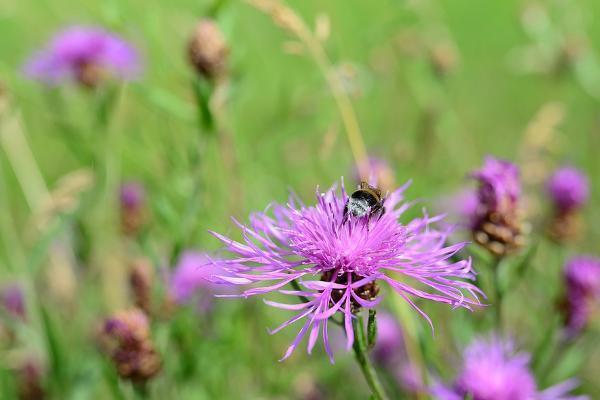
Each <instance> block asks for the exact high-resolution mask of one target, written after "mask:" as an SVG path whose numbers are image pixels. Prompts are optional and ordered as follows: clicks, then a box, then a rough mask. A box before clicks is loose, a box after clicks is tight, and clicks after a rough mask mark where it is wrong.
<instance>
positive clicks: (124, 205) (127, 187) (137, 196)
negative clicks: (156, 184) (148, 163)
mask: <svg viewBox="0 0 600 400" xmlns="http://www.w3.org/2000/svg"><path fill="white" fill-rule="evenodd" d="M119 200H120V203H121V229H122V230H123V232H125V233H126V234H128V235H133V234H135V233H137V232H139V230H140V229H141V228H142V226H143V225H144V223H145V222H146V217H147V212H146V211H147V210H146V192H145V190H144V186H142V184H141V183H139V182H126V183H124V184H122V185H121V190H120V196H119Z"/></svg>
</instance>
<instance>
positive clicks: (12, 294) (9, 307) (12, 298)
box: [0, 284, 25, 320]
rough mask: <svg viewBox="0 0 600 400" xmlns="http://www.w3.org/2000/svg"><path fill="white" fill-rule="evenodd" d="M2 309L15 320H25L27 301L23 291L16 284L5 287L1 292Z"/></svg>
mask: <svg viewBox="0 0 600 400" xmlns="http://www.w3.org/2000/svg"><path fill="white" fill-rule="evenodd" d="M0 297H1V301H2V307H3V308H4V310H6V312H7V313H8V314H9V315H11V316H12V317H14V318H19V319H22V320H24V319H25V300H24V299H23V291H22V290H21V288H20V287H19V286H18V285H16V284H11V285H8V286H6V287H4V288H3V289H2V290H1V291H0Z"/></svg>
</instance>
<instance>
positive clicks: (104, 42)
mask: <svg viewBox="0 0 600 400" xmlns="http://www.w3.org/2000/svg"><path fill="white" fill-rule="evenodd" d="M140 69H141V67H140V60H139V56H138V54H137V51H136V50H135V49H134V48H133V47H132V46H131V45H130V44H129V43H127V42H126V41H124V40H123V39H121V38H120V37H119V36H117V35H115V34H114V33H111V32H108V31H105V30H104V29H102V28H98V27H90V26H72V27H69V28H66V29H64V30H62V31H60V32H58V33H57V34H56V35H55V36H54V37H53V38H52V39H51V40H50V42H49V43H48V44H47V45H46V47H45V48H44V49H42V50H41V51H40V52H39V53H37V54H36V55H34V56H33V57H32V58H31V59H30V60H29V62H28V63H27V64H26V65H25V73H26V74H27V75H28V76H29V77H31V78H33V79H37V80H40V81H43V82H45V83H47V84H50V85H56V84H59V83H62V82H64V81H68V80H71V81H76V82H78V83H79V84H81V85H83V86H87V87H95V86H97V85H98V84H100V83H101V82H102V81H103V80H104V79H105V78H106V77H108V76H111V77H115V78H118V79H122V80H131V79H134V78H135V77H137V76H138V75H139V73H140Z"/></svg>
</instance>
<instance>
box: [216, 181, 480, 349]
mask: <svg viewBox="0 0 600 400" xmlns="http://www.w3.org/2000/svg"><path fill="white" fill-rule="evenodd" d="M404 190H405V187H402V188H400V189H397V190H395V191H394V192H392V193H391V194H390V195H389V196H388V197H387V199H386V200H385V208H386V212H385V214H383V215H382V216H381V218H366V217H363V218H354V217H352V218H349V219H347V220H346V221H345V222H344V207H345V204H346V202H347V200H348V195H347V194H346V191H345V190H344V188H343V185H342V187H341V189H340V190H338V189H337V188H336V186H334V187H332V188H331V189H330V190H328V191H326V192H324V193H321V192H320V191H319V190H318V189H317V192H316V205H314V206H307V205H304V204H303V203H302V202H301V201H299V200H298V199H297V198H295V197H294V196H292V198H290V200H289V202H288V204H287V205H279V204H272V205H271V207H270V209H271V212H269V213H256V214H253V215H251V217H250V223H249V225H247V226H245V225H242V224H240V223H237V224H238V226H239V227H240V229H241V230H242V235H243V240H242V241H235V240H232V239H229V238H227V237H225V236H223V235H220V234H218V233H215V236H216V237H217V238H219V239H220V240H222V241H223V243H225V246H226V249H227V250H228V251H229V252H230V253H232V255H233V256H234V258H233V259H230V260H223V265H224V267H225V269H226V270H227V271H228V272H229V273H230V274H231V276H224V277H222V279H224V280H226V281H228V282H231V283H233V284H237V285H244V286H245V285H251V287H250V288H247V289H246V290H245V291H244V292H243V294H242V295H243V296H251V295H259V294H266V293H270V292H277V293H279V294H282V295H284V296H289V297H291V303H279V302H274V301H270V300H269V301H266V303H267V304H268V305H270V306H273V307H277V308H281V309H286V310H291V311H294V312H295V315H294V316H293V317H292V318H290V319H289V320H287V321H286V322H284V323H283V324H282V325H281V326H279V327H278V328H276V329H274V330H273V331H272V333H275V332H278V331H280V330H281V329H283V328H285V327H287V326H289V325H291V324H293V323H295V322H297V321H300V320H303V321H304V323H303V325H302V327H301V328H300V332H299V333H298V335H297V336H296V338H295V339H294V341H293V342H292V344H291V345H290V347H289V348H288V350H287V351H286V353H285V355H284V357H283V358H284V359H285V358H287V357H289V356H290V355H291V354H292V352H293V351H294V349H296V347H297V346H298V345H299V344H300V341H301V340H302V339H303V338H304V337H305V336H308V344H307V350H308V352H309V353H310V352H311V351H312V350H313V348H314V346H315V344H316V342H317V339H318V338H319V336H322V338H323V342H324V347H325V351H326V352H327V354H328V355H329V357H330V359H331V360H332V361H333V355H332V351H331V347H330V344H329V339H328V337H329V334H328V320H329V319H330V318H331V317H333V316H334V315H335V314H336V313H340V314H342V316H343V324H344V327H345V331H346V337H347V341H346V344H347V347H348V348H349V347H351V346H352V343H353V341H354V333H353V330H352V319H353V318H355V315H354V314H355V313H356V312H358V311H359V310H360V309H361V308H373V307H375V306H376V305H377V303H378V302H379V300H380V298H381V297H380V296H379V297H378V296H377V294H378V292H379V286H378V284H379V283H382V282H385V283H387V284H388V285H389V286H390V287H391V288H392V289H393V290H394V291H395V292H396V293H397V294H398V295H399V296H401V297H402V298H403V299H404V300H405V301H407V302H408V303H409V304H410V305H411V306H412V307H413V308H414V309H415V310H416V311H417V312H418V313H420V314H421V315H422V316H424V317H425V318H426V319H427V320H428V321H429V322H430V323H431V320H430V319H429V317H428V316H427V315H426V314H425V313H424V312H423V311H422V310H421V309H420V308H419V307H418V305H417V304H416V303H415V298H421V299H426V300H431V301H435V302H440V303H445V304H448V305H450V306H452V307H465V308H470V306H471V305H473V304H479V299H478V292H479V290H478V289H477V288H476V287H475V286H474V285H472V284H470V283H468V282H465V281H463V280H461V279H474V276H473V272H472V270H471V261H470V260H460V261H456V262H454V261H451V260H450V257H452V256H453V255H455V254H456V253H457V252H458V251H460V250H461V249H462V248H463V247H464V246H465V245H466V244H465V243H459V244H455V245H452V246H447V245H446V239H447V238H448V235H449V234H450V231H449V230H446V231H438V230H436V229H434V228H433V226H432V224H433V223H435V222H438V221H439V220H440V218H439V217H430V216H428V215H424V216H423V217H421V218H417V219H414V220H412V221H410V222H408V223H407V224H402V223H400V222H399V221H398V219H399V218H400V217H401V216H402V214H403V213H404V212H405V211H406V210H407V209H408V208H409V206H410V205H409V204H406V203H404V202H403V200H404V198H403V197H404V196H403V192H404ZM292 281H297V282H298V284H299V288H298V289H295V290H287V289H285V288H284V287H285V286H286V285H288V284H289V283H291V282H292ZM298 296H302V297H303V298H304V299H305V300H306V302H300V303H298Z"/></svg>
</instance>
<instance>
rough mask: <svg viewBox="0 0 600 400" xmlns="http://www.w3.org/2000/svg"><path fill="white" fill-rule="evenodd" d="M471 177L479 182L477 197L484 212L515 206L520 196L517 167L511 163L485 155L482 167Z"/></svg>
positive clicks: (507, 209)
mask: <svg viewBox="0 0 600 400" xmlns="http://www.w3.org/2000/svg"><path fill="white" fill-rule="evenodd" d="M472 177H473V178H475V179H476V180H477V181H478V182H479V190H478V198H479V202H480V207H481V208H482V209H484V210H485V212H499V213H505V212H506V211H510V210H513V209H514V208H516V206H517V203H518V201H519V197H520V196H521V182H520V179H519V168H518V167H517V166H516V165H514V164H513V163H511V162H509V161H505V160H500V159H497V158H494V157H490V156H488V157H486V159H485V163H484V165H483V167H482V168H481V169H480V170H478V171H475V172H474V173H473V174H472Z"/></svg>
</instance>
